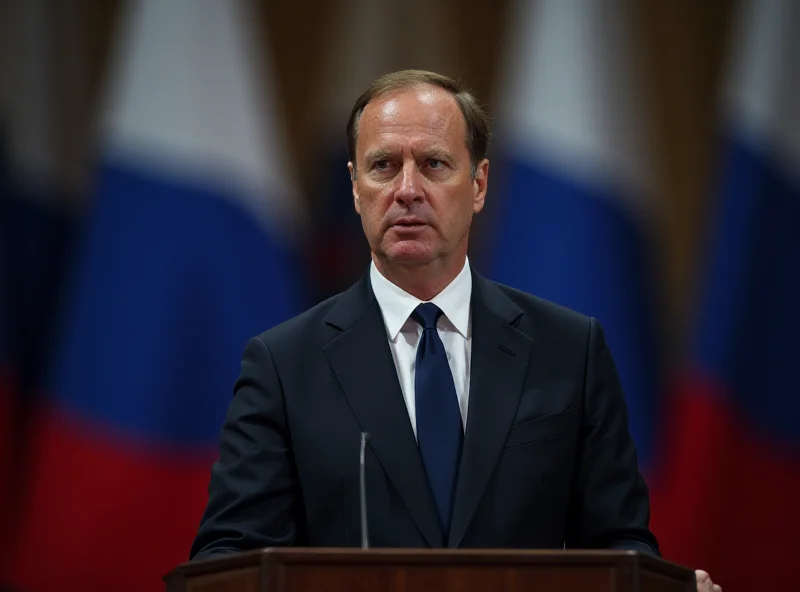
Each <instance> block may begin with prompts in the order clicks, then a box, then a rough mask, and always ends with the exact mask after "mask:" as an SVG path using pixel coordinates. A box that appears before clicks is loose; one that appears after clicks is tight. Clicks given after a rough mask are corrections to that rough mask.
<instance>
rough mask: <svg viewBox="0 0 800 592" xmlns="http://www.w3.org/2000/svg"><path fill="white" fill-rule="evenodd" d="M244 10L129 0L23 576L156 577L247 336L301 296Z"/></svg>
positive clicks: (274, 142)
mask: <svg viewBox="0 0 800 592" xmlns="http://www.w3.org/2000/svg"><path fill="white" fill-rule="evenodd" d="M249 6H250V4H248V3H246V1H245V0H241V1H233V0H231V1H226V2H218V1H216V0H171V1H170V2H163V1H162V0H142V1H136V2H130V3H128V4H127V5H126V8H127V10H126V11H125V12H124V14H123V20H122V28H121V30H120V33H121V34H120V36H119V37H118V38H117V39H116V42H117V45H116V48H115V52H114V53H113V58H114V59H113V60H112V61H111V82H110V85H109V88H108V93H107V96H106V103H105V105H106V107H107V109H106V110H105V111H104V113H103V117H102V121H101V124H100V130H99V131H100V134H99V138H98V149H99V151H100V154H99V162H98V171H97V179H96V186H95V195H94V203H93V211H92V213H91V216H90V219H89V222H88V224H87V229H86V235H85V236H84V237H83V243H82V245H81V247H80V255H79V258H80V260H79V263H78V265H77V272H76V275H75V277H74V278H73V282H72V285H71V293H70V298H69V301H68V303H67V307H66V310H65V323H64V325H63V327H62V328H61V330H60V331H59V332H58V334H57V336H56V337H57V338H58V355H57V356H56V358H55V364H54V369H53V374H52V380H50V381H49V382H48V383H47V385H46V389H47V390H48V393H49V395H50V398H49V400H48V402H47V404H46V405H43V406H42V409H41V412H40V415H39V417H38V424H37V434H38V441H37V449H36V456H35V459H34V463H33V469H32V470H33V477H34V478H33V483H32V486H31V491H30V494H29V496H28V501H29V506H28V508H27V513H26V515H25V523H24V528H23V529H22V532H21V533H20V535H19V536H18V548H17V553H16V561H15V580H16V581H15V583H16V584H17V585H18V586H19V587H20V588H21V589H23V590H26V591H28V592H38V591H45V590H55V589H64V590H72V589H78V588H80V589H81V590H85V591H91V590H105V589H107V588H108V586H109V582H114V583H113V585H112V587H113V588H114V589H115V590H117V591H119V592H125V591H126V590H130V591H134V590H135V591H137V592H141V591H143V590H154V591H155V590H162V589H163V584H162V582H161V581H160V578H161V577H162V576H163V574H164V573H166V572H167V571H168V570H169V569H171V568H172V567H174V566H175V565H176V564H177V563H178V562H180V561H183V560H186V559H187V558H188V552H189V548H190V544H191V541H192V539H193V537H194V534H195V531H196V528H197V526H198V524H199V519H200V516H201V514H202V511H203V508H204V505H205V502H206V492H207V482H208V477H209V469H210V466H211V463H212V462H213V460H214V458H215V455H216V441H217V436H218V433H219V429H220V426H221V424H222V420H223V417H224V414H225V411H226V408H227V406H228V404H229V402H230V399H231V396H232V392H233V391H232V387H233V384H234V381H235V378H236V376H237V374H238V372H239V369H240V366H239V363H240V358H241V353H242V351H243V348H244V345H245V343H246V341H247V339H248V338H249V337H251V336H252V335H254V334H255V333H257V332H259V331H262V330H264V329H266V328H268V327H270V326H272V325H275V324H277V323H278V322H280V321H283V320H284V319H286V318H288V317H289V316H290V315H292V314H294V313H296V312H299V310H301V309H302V308H303V307H304V306H305V302H304V300H303V298H302V296H301V294H302V292H300V291H299V288H300V284H301V283H302V278H301V277H300V273H301V270H300V268H299V266H297V265H296V262H295V261H294V258H293V253H292V247H293V245H292V244H290V242H289V239H290V238H295V239H297V238H298V232H299V231H300V230H301V229H302V226H301V224H300V223H301V222H302V211H301V208H300V207H299V205H300V204H299V201H298V199H297V196H296V195H295V194H294V192H293V191H292V188H291V186H290V184H289V183H288V182H287V180H286V175H287V165H286V162H285V158H284V155H285V146H284V144H283V141H282V130H281V129H280V127H279V125H278V121H280V118H279V117H278V115H277V113H276V101H275V98H274V97H273V96H272V94H271V92H270V91H269V88H266V89H264V88H262V86H261V83H262V82H266V84H267V86H269V84H271V78H270V74H269V68H268V67H265V65H263V64H262V63H261V60H260V59H258V58H262V57H263V52H264V45H262V44H260V43H258V42H257V39H256V37H255V36H254V35H253V31H251V30H250V29H248V28H247V27H248V26H250V25H254V24H255V22H256V20H255V19H254V17H253V15H251V14H249V13H248V12H247V11H246V8H247V7H249ZM267 66H268V64H267ZM261 76H263V77H264V79H262V80H259V77H261ZM264 91H266V92H264ZM300 236H302V235H300Z"/></svg>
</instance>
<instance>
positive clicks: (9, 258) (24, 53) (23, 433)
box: [0, 0, 74, 587]
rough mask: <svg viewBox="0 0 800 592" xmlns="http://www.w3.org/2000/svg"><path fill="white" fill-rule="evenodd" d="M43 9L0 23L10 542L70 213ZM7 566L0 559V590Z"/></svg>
mask: <svg viewBox="0 0 800 592" xmlns="http://www.w3.org/2000/svg"><path fill="white" fill-rule="evenodd" d="M50 9H51V4H50V3H48V2H46V1H45V0H30V1H27V2H23V3H15V4H14V5H13V6H9V10H7V11H6V12H5V13H4V15H3V16H4V18H5V21H4V22H3V24H4V25H6V31H7V32H8V36H7V37H8V39H7V41H8V43H9V44H10V45H9V46H8V47H9V48H12V47H13V49H14V67H13V68H6V69H0V70H2V71H1V72H0V76H2V78H3V80H2V81H0V85H2V88H3V94H4V97H3V98H4V100H3V101H2V105H1V106H0V109H2V111H0V126H2V130H0V135H2V137H0V144H2V145H1V146H0V521H2V524H3V525H4V527H5V528H6V529H7V531H8V532H9V533H13V532H15V528H16V526H17V520H18V518H19V514H20V512H19V509H20V504H22V503H23V502H24V496H25V493H26V478H27V474H28V468H29V466H30V463H29V458H28V453H29V451H30V447H29V444H30V440H29V435H30V434H29V430H28V427H29V425H30V419H31V417H32V410H33V408H34V404H35V398H36V393H37V392H38V386H39V385H38V384H37V381H38V380H41V371H42V364H43V363H45V360H46V359H47V355H48V352H49V350H50V347H51V345H52V341H53V340H52V337H51V336H52V330H53V319H54V316H55V315H56V312H57V305H58V303H59V298H60V296H61V286H62V283H63V278H64V274H65V270H66V267H67V266H66V265H65V261H66V260H67V256H66V253H68V252H69V250H70V249H69V237H70V231H71V223H72V216H71V212H72V210H71V209H70V207H69V206H70V205H71V204H72V203H74V200H72V201H71V200H70V199H68V198H69V197H70V195H71V194H70V191H69V186H68V184H67V182H66V178H67V176H68V175H66V174H64V173H65V172H66V171H67V170H68V169H69V167H68V165H66V164H65V162H64V161H65V160H69V159H64V158H60V157H59V154H60V152H59V148H60V147H61V143H60V141H59V140H60V139H62V138H60V137H59V134H58V130H59V124H60V123H62V122H63V121H64V120H66V119H67V118H68V114H67V112H68V108H67V107H65V106H63V105H61V104H60V103H59V99H63V94H64V93H63V89H61V88H59V85H58V84H57V79H58V77H57V76H56V73H57V71H58V68H57V66H56V65H55V64H54V63H53V62H54V60H53V57H54V52H55V51H56V45H57V43H56V41H55V39H56V38H57V35H53V33H54V31H55V28H56V27H57V26H58V24H57V23H56V21H55V20H54V19H53V18H52V16H53V15H52V14H51V12H50ZM70 59H71V58H66V59H65V60H62V65H63V63H64V62H66V63H69V61H70ZM59 90H61V91H62V92H61V93H59V92H58V91H59ZM7 562H8V553H3V554H2V556H0V582H2V583H5V581H6V577H7V567H8V565H7ZM2 583H0V587H2Z"/></svg>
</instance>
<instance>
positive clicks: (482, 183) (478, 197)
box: [472, 158, 489, 214]
mask: <svg viewBox="0 0 800 592" xmlns="http://www.w3.org/2000/svg"><path fill="white" fill-rule="evenodd" d="M473 183H474V186H475V200H474V202H473V204H472V211H473V212H474V213H476V214H477V213H478V212H480V211H481V210H482V209H483V206H484V204H485V202H486V191H487V190H488V189H489V160H488V159H487V158H484V159H483V160H482V161H481V162H480V163H479V164H478V166H477V168H476V169H475V181H473Z"/></svg>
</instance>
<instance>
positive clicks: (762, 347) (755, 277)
mask: <svg viewBox="0 0 800 592" xmlns="http://www.w3.org/2000/svg"><path fill="white" fill-rule="evenodd" d="M798 25H800V3H797V2H794V1H792V0H785V1H780V0H759V1H755V0H753V1H750V2H748V1H745V0H742V1H734V0H707V1H705V2H692V1H691V0H673V1H672V2H661V1H658V0H639V1H634V0H628V1H625V0H595V1H592V0H518V1H515V0H494V1H492V2H488V1H485V0H427V1H425V0H405V1H404V2H399V3H398V2H392V3H389V2H383V1H381V0H307V1H297V0H294V1H289V0H270V1H267V0H260V1H253V2H246V1H244V0H241V1H240V0H229V1H226V2H222V1H215V0H194V1H193V0H128V1H122V0H105V1H103V0H68V1H65V2H49V1H47V0H7V1H5V2H2V3H0V28H1V29H0V39H1V40H2V43H3V47H2V53H1V54H0V59H1V60H2V62H0V89H1V90H0V93H1V94H0V512H2V516H0V518H2V522H1V523H2V524H3V526H4V532H3V537H2V538H3V539H4V541H6V542H8V546H6V545H4V546H3V552H2V553H0V585H4V586H6V587H7V589H8V590H15V591H29V592H39V591H45V590H48V591H49V590H54V589H61V590H79V589H80V590H84V591H88V590H100V589H106V588H107V587H108V583H109V582H110V581H112V578H113V579H115V580H116V579H119V574H122V577H121V581H120V582H119V584H114V585H113V586H112V587H113V588H115V589H117V590H120V591H126V590H131V591H133V590H137V591H138V590H160V589H162V585H161V582H160V578H161V576H163V575H164V573H166V572H167V571H168V570H170V569H171V568H173V567H174V566H175V565H176V564H178V563H179V562H181V561H185V560H186V559H187V554H188V550H189V546H190V544H191V541H192V539H193V536H194V533H195V530H196V528H197V525H198V521H199V519H200V515H201V513H202V510H203V507H204V504H205V501H206V486H207V480H208V471H209V467H210V465H211V463H212V462H213V460H214V458H215V455H216V449H215V445H216V437H217V435H218V431H219V427H220V425H221V422H222V418H223V416H224V413H225V409H226V407H227V405H228V403H229V401H230V398H231V396H232V386H233V382H234V380H235V378H236V375H237V372H238V370H239V359H240V355H241V353H242V350H243V348H244V345H245V342H246V340H247V339H248V338H249V337H250V336H252V335H255V334H257V333H259V332H261V331H262V330H264V329H266V328H268V327H270V326H273V325H275V324H277V323H279V322H281V321H282V320H284V319H286V318H289V317H290V316H292V315H294V314H296V313H299V312H301V311H302V310H304V309H305V308H307V307H309V306H311V305H313V304H315V303H316V302H319V301H320V300H322V299H324V298H326V297H328V296H330V295H332V294H334V293H336V292H337V291H340V290H342V289H344V288H346V287H347V286H348V285H349V284H350V283H351V282H353V281H354V280H355V279H357V278H358V277H359V276H360V275H361V274H362V273H364V272H365V270H366V265H367V263H368V260H369V255H368V250H367V245H366V242H365V240H364V238H363V235H362V234H361V228H360V223H359V219H358V217H357V216H356V214H355V212H354V211H353V208H352V200H351V195H350V185H349V179H348V176H347V169H346V162H347V154H346V138H345V123H346V120H347V116H348V114H349V109H350V106H351V104H352V103H353V101H354V100H355V98H356V97H357V96H358V94H359V93H360V92H361V91H362V90H363V89H364V88H365V87H366V86H367V85H368V84H369V82H370V81H371V80H372V79H374V78H375V77H377V76H379V75H381V74H383V73H385V72H388V71H391V70H396V69H401V68H423V69H432V70H435V71H438V72H441V73H444V74H447V75H450V76H453V77H455V78H457V79H459V80H461V81H462V82H463V83H465V84H466V85H467V86H468V87H469V88H470V89H472V90H473V92H474V93H475V94H476V96H477V97H478V99H479V100H480V102H482V103H483V104H484V105H485V106H486V108H487V109H488V111H489V112H490V114H491V115H492V118H493V122H494V123H493V126H494V129H493V132H494V138H493V141H492V145H491V149H490V159H491V162H492V166H491V175H490V184H489V194H488V198H487V207H486V209H485V210H484V212H482V213H481V214H480V215H479V216H478V218H477V219H476V222H475V230H474V232H473V235H472V237H471V252H470V257H471V260H472V263H473V265H474V266H475V267H476V269H477V270H478V271H479V272H480V273H482V274H484V275H485V276H488V277H489V278H491V279H495V280H498V281H501V282H504V283H507V284H510V285H512V286H515V287H518V288H520V289H523V290H527V291H530V292H533V293H535V294H538V295H540V296H542V297H545V298H548V299H551V300H554V301H557V302H560V303H562V304H565V305H567V306H571V307H573V308H576V309H578V310H580V311H581V312H584V313H586V314H590V315H593V316H595V317H597V318H598V319H599V320H600V322H601V323H602V324H603V327H604V329H605V331H606V336H607V339H608V342H609V344H610V347H611V349H612V352H613V354H614V357H615V361H616V362H617V366H618V369H619V372H620V377H621V380H622V382H623V386H624V388H625V392H626V397H627V401H628V405H629V413H630V423H631V431H632V433H633V436H634V438H635V440H636V443H637V447H638V450H639V455H640V462H641V466H642V470H643V472H644V474H645V476H646V478H647V481H648V484H649V486H650V489H651V494H652V499H653V511H652V527H653V530H654V531H655V533H656V535H657V536H658V538H659V540H660V543H661V545H662V553H663V554H664V556H665V558H667V559H669V560H671V561H676V562H679V563H682V564H684V565H687V566H690V567H692V568H702V569H706V570H708V571H710V572H711V574H712V577H713V578H714V579H715V581H717V582H718V583H720V584H722V586H723V589H724V590H726V591H731V592H734V591H740V590H741V591H743V590H747V591H752V590H768V589H781V590H787V589H796V588H798V587H800V583H798V582H797V581H796V576H793V574H792V569H791V566H792V565H793V560H795V559H796V557H797V554H798V553H799V552H800V542H798V538H797V536H796V533H797V532H798V529H800V510H799V509H798V500H800V427H799V426H800V387H798V386H797V384H798V383H797V380H796V378H795V376H794V375H793V374H792V370H793V369H794V368H795V366H796V364H797V359H798V355H799V354H800V346H798V345H797V342H796V337H795V336H797V335H798V334H800V321H798V315H797V314H796V312H795V309H796V307H797V304H798V302H800V279H798V271H800V233H798V232H797V231H796V229H795V226H796V224H797V222H798V221H800V35H798ZM793 338H794V339H793Z"/></svg>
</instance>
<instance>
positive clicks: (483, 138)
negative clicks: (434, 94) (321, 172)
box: [347, 70, 490, 176]
mask: <svg viewBox="0 0 800 592" xmlns="http://www.w3.org/2000/svg"><path fill="white" fill-rule="evenodd" d="M422 85H431V86H437V87H439V88H443V89H444V90H446V91H448V92H449V93H450V94H451V95H453V97H454V98H455V100H456V102H457V103H458V106H459V108H460V109H461V113H462V115H463V116H464V123H465V124H466V128H467V137H466V139H465V140H466V143H467V150H468V151H469V157H470V163H471V165H472V167H471V168H472V174H473V176H474V175H475V172H476V170H477V167H478V163H479V162H481V161H482V160H483V159H484V158H486V152H487V150H488V148H489V136H490V129H489V116H488V115H487V114H486V112H485V111H484V110H483V108H482V107H481V106H480V104H479V103H478V101H477V100H476V99H475V97H474V96H473V95H472V93H470V91H469V90H467V89H466V88H464V87H463V86H462V85H461V84H459V83H458V82H456V81H455V80H453V79H452V78H448V77H447V76H443V75H441V74H437V73H435V72H428V71H426V70H400V71H397V72H391V73H389V74H384V75H383V76H381V77H380V78H378V79H377V80H375V81H374V82H373V83H372V84H371V85H370V86H369V88H367V89H366V90H365V91H364V92H363V93H361V95H360V96H359V97H358V99H356V102H355V104H354V105H353V109H352V110H351V111H350V118H349V119H348V120H347V150H348V155H349V157H350V161H351V162H352V163H353V170H355V166H356V140H357V139H358V123H359V120H360V118H361V113H362V112H363V111H364V107H366V106H367V104H368V103H369V102H370V101H373V100H374V99H377V98H378V97H381V96H384V95H387V94H389V93H391V92H394V91H398V90H403V89H407V88H411V87H415V86H422Z"/></svg>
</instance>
